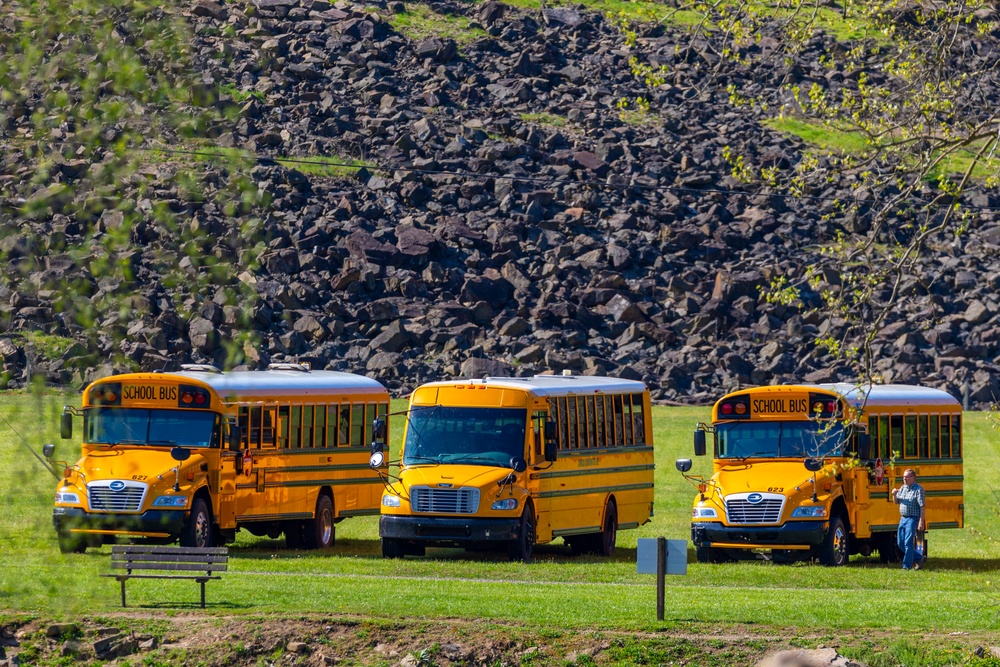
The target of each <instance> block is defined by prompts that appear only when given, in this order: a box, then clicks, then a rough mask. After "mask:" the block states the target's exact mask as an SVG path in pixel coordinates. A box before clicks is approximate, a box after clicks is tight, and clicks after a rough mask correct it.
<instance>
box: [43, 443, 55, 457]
mask: <svg viewBox="0 0 1000 667" xmlns="http://www.w3.org/2000/svg"><path fill="white" fill-rule="evenodd" d="M55 453H56V446H55V445H53V444H51V443H47V444H44V445H42V456H44V457H45V458H47V459H51V458H52V455H53V454H55Z"/></svg>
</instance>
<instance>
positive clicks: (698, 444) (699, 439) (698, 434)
mask: <svg viewBox="0 0 1000 667" xmlns="http://www.w3.org/2000/svg"><path fill="white" fill-rule="evenodd" d="M694 455H695V456H704V455H705V432H704V431H702V430H701V429H698V430H697V431H695V432H694Z"/></svg>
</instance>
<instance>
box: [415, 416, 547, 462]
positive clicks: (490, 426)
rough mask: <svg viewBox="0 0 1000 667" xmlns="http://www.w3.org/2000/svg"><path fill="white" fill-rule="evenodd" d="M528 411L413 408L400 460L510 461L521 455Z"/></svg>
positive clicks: (522, 454)
mask: <svg viewBox="0 0 1000 667" xmlns="http://www.w3.org/2000/svg"><path fill="white" fill-rule="evenodd" d="M526 424H527V413H526V411H525V410H523V409H521V408H459V407H444V406H434V407H431V408H414V409H413V410H411V412H410V423H409V427H408V428H407V430H406V442H405V443H404V445H403V464H404V465H420V464H426V463H453V464H469V465H483V466H503V467H506V466H508V465H510V460H511V458H513V457H515V456H524V434H525V428H526Z"/></svg>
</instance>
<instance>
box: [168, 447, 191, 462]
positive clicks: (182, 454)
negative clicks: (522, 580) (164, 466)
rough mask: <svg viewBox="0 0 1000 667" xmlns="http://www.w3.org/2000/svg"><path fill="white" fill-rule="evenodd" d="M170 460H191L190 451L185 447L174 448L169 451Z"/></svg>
mask: <svg viewBox="0 0 1000 667" xmlns="http://www.w3.org/2000/svg"><path fill="white" fill-rule="evenodd" d="M170 458H172V459H173V460H174V461H187V460H188V459H189V458H191V450H190V449H188V448H187V447H174V448H173V449H171V450H170Z"/></svg>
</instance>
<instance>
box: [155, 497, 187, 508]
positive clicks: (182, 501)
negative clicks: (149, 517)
mask: <svg viewBox="0 0 1000 667" xmlns="http://www.w3.org/2000/svg"><path fill="white" fill-rule="evenodd" d="M185 505H187V497H186V496H160V497H158V498H157V499H156V500H154V501H153V507H184V506H185Z"/></svg>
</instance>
